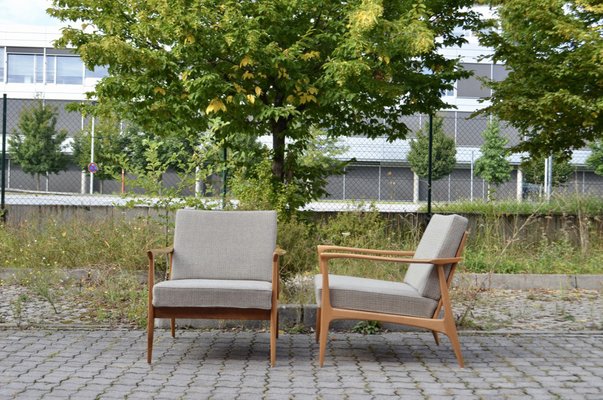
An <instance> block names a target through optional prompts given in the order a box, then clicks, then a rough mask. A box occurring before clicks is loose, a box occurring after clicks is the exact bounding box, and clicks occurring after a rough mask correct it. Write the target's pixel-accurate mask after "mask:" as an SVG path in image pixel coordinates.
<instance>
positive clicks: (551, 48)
mask: <svg viewBox="0 0 603 400" xmlns="http://www.w3.org/2000/svg"><path fill="white" fill-rule="evenodd" d="M496 3H498V18H499V27H498V28H499V29H497V30H492V31H490V32H489V33H487V34H485V35H484V36H483V37H482V43H483V44H484V45H486V46H489V47H492V48H493V49H494V52H493V54H492V56H491V58H492V59H493V60H494V61H496V62H502V63H503V64H505V65H506V66H507V68H508V69H509V75H508V77H507V78H506V79H505V80H503V81H501V82H491V83H490V84H491V87H492V88H493V89H494V92H493V94H492V96H491V98H490V100H491V105H490V106H489V107H486V108H485V109H484V110H483V112H484V113H492V114H495V115H497V116H498V117H499V118H500V119H501V120H505V121H508V122H509V123H510V124H511V125H513V126H515V127H516V128H518V129H519V131H520V133H521V134H522V135H524V140H523V141H522V142H521V143H520V144H519V145H518V146H516V150H521V151H529V152H530V153H531V154H537V155H539V156H544V155H547V154H554V153H559V152H560V151H563V152H565V153H566V154H569V152H570V151H571V149H572V148H581V147H583V146H584V145H586V144H587V143H589V142H590V141H592V140H594V139H595V138H601V137H603V116H602V110H603V84H602V82H603V66H602V61H603V24H602V18H603V7H601V2H600V1H599V0H505V1H497V2H496Z"/></svg>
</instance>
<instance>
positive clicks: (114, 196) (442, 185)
mask: <svg viewBox="0 0 603 400" xmlns="http://www.w3.org/2000/svg"><path fill="white" fill-rule="evenodd" d="M69 103H72V102H70V101H66V100H45V101H42V100H38V99H33V100H32V99H18V98H9V99H8V100H7V104H6V110H7V112H6V116H5V118H6V132H7V150H8V151H7V159H6V160H5V162H4V163H3V167H4V176H5V179H4V181H5V190H6V198H5V202H6V204H9V205H10V204H35V205H44V204H46V205H86V206H94V205H114V204H123V203H124V202H125V201H126V200H125V199H123V195H126V194H132V193H138V194H141V193H144V189H141V188H140V187H135V186H132V185H131V182H132V181H130V180H129V179H128V177H129V175H128V174H129V171H122V173H121V174H120V173H119V171H118V172H117V173H116V172H115V171H113V175H112V176H111V177H108V176H107V175H103V174H102V172H103V171H97V172H96V174H94V173H91V172H89V171H88V169H92V170H93V169H94V168H95V167H96V168H98V165H96V164H97V163H96V161H97V160H98V159H101V158H102V157H103V155H102V154H93V152H92V151H91V150H87V151H88V152H89V153H90V155H89V159H88V155H87V154H86V155H85V156H82V155H81V154H80V157H79V161H77V160H75V159H74V157H72V156H73V153H74V138H75V137H76V136H77V135H78V134H80V133H81V132H82V131H84V130H85V131H86V132H88V134H90V132H91V129H92V127H91V124H92V121H91V119H90V118H86V117H85V116H83V115H82V114H81V113H80V112H78V111H69V110H68V107H67V105H68V104H69ZM41 105H42V106H41ZM41 109H47V110H48V109H49V110H51V112H50V113H47V114H44V113H43V112H42V111H40V110H41ZM36 113H37V114H36ZM470 115H471V113H470V112H461V111H445V112H440V113H438V115H436V116H435V118H434V119H433V123H432V137H433V138H434V140H433V161H432V163H433V165H432V168H433V170H434V171H435V170H437V171H438V173H440V175H441V176H437V174H435V175H434V176H433V181H432V187H431V189H432V190H431V199H432V202H433V207H434V211H437V206H438V205H439V204H445V203H450V202H459V201H463V202H472V201H480V200H485V199H487V198H488V197H490V198H491V199H496V200H517V201H532V200H534V199H539V198H542V197H543V196H546V195H547V194H548V192H547V186H546V183H547V182H546V179H544V175H545V161H544V160H542V161H538V160H535V161H534V163H535V164H537V165H536V168H532V170H533V171H531V172H530V173H527V172H526V171H527V170H526V168H523V167H522V168H521V169H520V163H521V161H522V157H521V155H519V154H512V155H508V156H506V157H505V159H506V163H507V167H506V168H507V169H508V176H507V177H506V179H503V180H502V181H501V182H497V183H488V180H487V179H484V177H485V176H486V174H485V173H484V172H483V171H480V170H479V168H478V164H479V161H478V160H479V159H480V157H482V154H483V152H484V148H483V146H484V142H485V140H484V137H483V132H484V131H485V130H486V128H487V127H488V123H489V119H488V118H487V117H485V116H477V117H474V118H470ZM404 122H405V123H406V124H407V125H408V127H409V128H410V130H411V132H413V134H412V135H411V137H409V139H407V140H396V141H393V142H389V141H387V139H386V138H377V139H367V138H363V137H357V136H351V137H345V138H341V139H340V141H339V145H340V146H341V148H342V154H340V155H338V156H337V157H338V158H340V159H342V160H352V161H350V162H349V164H348V165H347V167H346V168H345V173H344V174H343V175H339V176H331V177H330V178H329V179H328V184H327V191H328V193H329V195H328V196H326V197H325V198H323V199H321V200H319V201H315V202H313V203H311V204H309V205H308V206H307V208H308V209H312V210H318V211H340V210H348V209H353V208H356V207H357V206H358V205H359V204H364V205H367V206H368V205H371V204H374V205H375V206H376V207H377V208H378V209H379V210H382V211H387V212H398V211H417V210H421V209H425V207H426V202H427V199H428V191H429V185H428V178H427V176H425V175H424V174H421V173H419V174H416V173H415V172H413V171H417V170H418V169H421V168H420V167H421V164H422V163H423V164H424V163H425V162H426V161H425V160H426V158H425V154H426V150H425V149H423V151H418V150H417V149H415V150H413V145H412V141H413V140H415V138H417V134H416V132H418V131H421V132H422V133H423V135H424V136H428V131H429V118H428V117H427V116H425V115H416V116H407V117H404ZM36 124H37V125H36ZM119 129H123V126H120V127H119ZM61 134H64V135H65V137H64V138H62V139H61V143H60V144H59V145H60V146H59V147H53V146H55V143H53V140H54V139H53V137H54V138H55V139H56V138H57V137H59V138H61V136H60V135H61ZM440 134H443V135H444V136H445V137H447V138H448V140H449V142H451V143H452V148H454V150H455V151H454V152H453V153H454V154H452V155H451V154H450V151H448V152H446V151H443V150H442V146H444V147H445V144H442V143H443V142H445V140H444V141H443V140H442V139H441V138H438V137H439V136H438V135H440ZM103 135H107V134H106V133H103V131H102V130H101V129H100V128H98V132H97V136H96V140H102V139H103ZM500 136H501V137H503V138H504V139H505V140H506V144H505V146H506V147H509V146H511V145H514V144H516V143H517V142H518V140H519V135H518V133H517V132H516V131H515V130H514V129H512V128H511V127H508V126H506V125H505V124H500ZM17 137H19V138H20V142H19V141H16V138H17ZM26 137H28V138H29V140H27V139H26ZM417 143H419V142H417ZM18 146H22V147H23V148H22V149H21V150H22V151H21V153H22V154H21V155H19V154H17V153H18V152H17V150H18V149H17V147H18ZM92 147H93V146H89V148H90V149H91V148H92ZM414 147H420V146H418V145H416V146H414ZM57 148H58V149H59V150H58V153H61V154H62V155H63V156H64V155H68V156H70V157H67V158H62V157H61V154H56V153H57V151H56V149H57ZM419 150H420V149H419ZM413 152H416V153H420V154H419V155H418V156H416V157H414V160H413V156H412V154H411V153H413ZM80 153H81V149H80ZM23 154H25V155H23ZM27 154H28V156H27ZM421 154H422V155H421ZM589 154H590V151H589V150H588V149H584V150H579V151H575V152H574V154H573V158H572V160H571V162H570V163H569V164H567V165H564V166H563V167H564V168H565V169H564V171H565V172H564V175H563V176H561V177H557V178H555V177H553V179H549V181H551V185H550V187H551V189H549V190H552V192H553V193H555V192H571V193H575V192H577V193H581V194H591V195H601V194H603V177H600V176H598V175H596V174H594V173H593V172H592V170H591V169H589V168H588V167H587V166H586V159H587V157H588V155H589ZM28 157H29V158H28ZM421 157H423V158H421ZM88 161H89V162H88ZM91 163H94V164H93V165H89V164H91ZM417 165H418V166H417ZM443 165H444V167H446V168H448V169H449V171H445V172H446V173H444V174H441V170H442V169H444V170H446V168H443ZM423 167H424V165H423ZM558 168H561V167H557V166H556V164H555V163H553V168H552V170H553V174H552V175H555V172H556V170H557V169H558ZM524 170H525V171H524ZM555 176H556V175H555ZM179 182H181V176H179V175H178V174H177V173H176V172H174V171H171V170H168V171H167V172H165V173H163V174H161V177H160V185H161V186H163V187H166V188H168V187H173V186H176V185H178V183H179ZM192 182H193V183H192V184H190V186H189V187H188V188H187V189H186V190H185V191H184V192H183V194H185V195H193V194H195V193H196V194H198V195H200V196H206V197H208V198H209V199H211V198H214V199H215V198H219V197H220V196H221V194H222V187H223V184H222V183H223V182H222V177H221V175H220V174H216V175H214V176H212V177H211V179H209V184H208V181H207V180H206V182H204V183H201V182H196V183H195V182H194V179H193V180H192Z"/></svg>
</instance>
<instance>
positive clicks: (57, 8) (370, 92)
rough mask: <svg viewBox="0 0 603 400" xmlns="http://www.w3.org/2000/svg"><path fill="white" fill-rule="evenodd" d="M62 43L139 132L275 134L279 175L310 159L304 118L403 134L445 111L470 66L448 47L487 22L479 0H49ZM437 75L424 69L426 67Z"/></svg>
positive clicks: (338, 128)
mask: <svg viewBox="0 0 603 400" xmlns="http://www.w3.org/2000/svg"><path fill="white" fill-rule="evenodd" d="M53 4H54V8H52V9H51V10H50V14H51V15H53V16H55V17H58V18H59V19H60V20H62V21H65V22H73V24H72V25H71V26H69V27H67V28H65V29H63V36H62V38H61V40H59V42H58V44H59V45H62V46H67V45H71V46H74V47H75V48H76V51H77V52H78V53H79V54H80V55H81V57H82V59H83V60H84V62H85V64H86V66H87V67H88V68H92V67H94V66H98V65H108V66H109V73H110V76H108V77H106V78H104V79H103V80H101V82H100V83H99V84H98V85H97V86H96V88H95V92H94V93H93V94H91V95H93V96H95V97H96V98H97V99H98V106H99V107H101V108H103V107H109V108H112V109H114V110H116V111H117V112H118V114H120V115H121V116H122V117H123V118H124V119H126V120H130V121H133V122H134V123H136V124H138V125H139V126H140V127H141V128H142V130H143V131H144V132H148V133H149V134H158V135H164V134H166V133H168V132H170V133H174V134H176V135H178V136H180V137H185V136H195V135H198V134H199V133H200V132H204V131H208V130H210V129H211V128H213V127H215V126H217V125H219V126H220V129H217V130H215V134H216V142H217V141H221V140H223V139H225V138H229V137H232V136H235V135H247V136H250V137H252V138H256V137H259V136H263V135H270V136H271V137H272V149H271V153H270V157H271V164H272V166H271V169H272V174H273V178H272V180H273V183H274V184H281V183H285V184H287V183H288V182H289V181H290V179H291V177H294V178H295V177H296V175H297V174H298V173H301V174H302V175H303V174H305V173H307V170H304V169H303V168H302V166H300V165H298V164H296V163H294V162H292V163H288V162H287V161H286V160H288V159H289V160H300V159H302V157H301V156H300V154H297V153H300V152H303V151H304V150H305V145H304V144H305V143H308V142H309V141H308V140H307V138H308V137H309V136H310V135H311V132H310V129H309V127H315V128H316V129H324V130H327V131H328V132H329V134H330V135H332V136H334V137H337V136H340V135H353V134H355V135H366V136H368V137H378V136H388V137H390V138H391V139H395V138H403V137H405V136H406V134H407V133H408V128H407V127H406V125H404V123H403V122H401V121H400V116H401V115H411V114H415V113H428V112H433V111H435V110H438V109H440V108H443V107H445V106H446V104H445V103H443V101H442V99H441V97H440V92H441V91H442V90H444V89H451V88H452V86H453V83H454V82H455V81H456V80H458V79H459V78H462V77H466V76H468V73H467V72H465V71H463V70H462V69H461V68H459V64H458V63H459V61H458V60H456V59H446V58H445V57H444V56H443V55H442V54H441V51H440V50H441V49H442V48H443V47H446V46H459V45H462V44H463V43H464V42H465V39H464V38H463V37H462V35H461V34H460V30H458V29H456V28H458V27H461V28H463V29H473V28H478V27H480V26H481V23H480V21H479V16H478V15H477V14H476V13H475V12H473V11H471V10H470V9H469V7H470V6H471V5H472V4H473V1H472V0H448V1H440V0H425V1H423V0H409V1H392V0H390V1H383V0H354V1H351V2H350V1H341V0H327V1H325V0H262V1H256V0H237V1H216V0H173V1H169V2H167V1H145V2H132V1H126V0H105V1H103V2H102V3H98V2H94V1H90V0H54V1H53ZM426 70H429V71H432V73H431V74H425V73H424V71H426Z"/></svg>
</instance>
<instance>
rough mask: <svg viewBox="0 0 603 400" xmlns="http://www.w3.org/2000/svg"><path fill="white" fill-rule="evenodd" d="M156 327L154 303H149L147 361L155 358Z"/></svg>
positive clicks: (149, 361)
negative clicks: (154, 338)
mask: <svg viewBox="0 0 603 400" xmlns="http://www.w3.org/2000/svg"><path fill="white" fill-rule="evenodd" d="M154 328H155V310H154V309H153V305H152V304H149V315H148V318H147V363H149V364H150V363H151V361H152V359H153V333H154Z"/></svg>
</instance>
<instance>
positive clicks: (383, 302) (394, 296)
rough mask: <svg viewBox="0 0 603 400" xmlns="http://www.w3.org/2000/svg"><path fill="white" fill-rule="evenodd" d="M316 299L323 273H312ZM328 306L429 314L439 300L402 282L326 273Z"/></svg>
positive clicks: (320, 295)
mask: <svg viewBox="0 0 603 400" xmlns="http://www.w3.org/2000/svg"><path fill="white" fill-rule="evenodd" d="M314 287H315V294H316V302H317V304H318V306H319V307H320V302H321V298H322V275H316V276H315V277H314ZM329 293H330V294H331V306H333V307H335V308H346V309H352V310H362V311H372V312H380V313H386V314H398V315H410V316H415V317H431V316H432V315H433V313H434V311H435V309H436V307H437V305H438V302H437V301H435V300H432V299H430V298H427V297H421V296H420V295H419V293H418V292H417V290H416V289H415V288H413V287H412V286H410V285H407V284H405V283H401V282H389V281H380V280H376V279H366V278H358V277H354V276H342V275H331V274H329Z"/></svg>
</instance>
